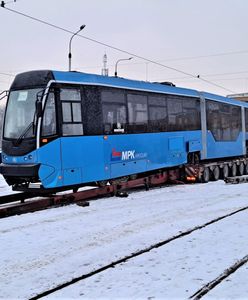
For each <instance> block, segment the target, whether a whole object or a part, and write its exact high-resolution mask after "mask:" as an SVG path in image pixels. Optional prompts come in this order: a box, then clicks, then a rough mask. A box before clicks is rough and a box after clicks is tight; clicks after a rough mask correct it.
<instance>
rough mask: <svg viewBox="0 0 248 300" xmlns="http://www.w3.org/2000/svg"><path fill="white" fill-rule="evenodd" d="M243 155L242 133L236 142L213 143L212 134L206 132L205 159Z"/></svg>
mask: <svg viewBox="0 0 248 300" xmlns="http://www.w3.org/2000/svg"><path fill="white" fill-rule="evenodd" d="M239 155H243V143H242V133H240V134H239V136H238V139H237V140H236V141H225V142H218V141H215V139H214V137H213V135H212V133H211V132H210V131H208V132H207V159H213V158H221V157H231V156H239Z"/></svg>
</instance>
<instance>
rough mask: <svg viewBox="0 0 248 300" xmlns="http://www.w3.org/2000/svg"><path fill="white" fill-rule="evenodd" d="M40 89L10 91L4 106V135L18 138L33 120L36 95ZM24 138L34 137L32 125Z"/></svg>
mask: <svg viewBox="0 0 248 300" xmlns="http://www.w3.org/2000/svg"><path fill="white" fill-rule="evenodd" d="M40 91H41V89H29V90H20V91H11V92H10V95H9V100H8V103H7V108H6V116H5V124H4V137H5V138H13V139H18V138H19V137H20V135H22V134H23V133H24V132H25V130H26V129H27V128H28V127H29V125H30V124H31V122H33V120H34V114H35V102H36V95H37V93H38V92H40ZM29 128H30V130H28V131H27V132H26V133H25V137H24V138H30V137H34V130H33V126H31V127H29Z"/></svg>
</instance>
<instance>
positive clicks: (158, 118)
mask: <svg viewBox="0 0 248 300" xmlns="http://www.w3.org/2000/svg"><path fill="white" fill-rule="evenodd" d="M148 104H149V131H150V132H158V131H166V130H167V122H168V121H167V103H166V99H165V97H162V96H149V97H148Z"/></svg>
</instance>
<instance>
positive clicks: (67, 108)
mask: <svg viewBox="0 0 248 300" xmlns="http://www.w3.org/2000/svg"><path fill="white" fill-rule="evenodd" d="M62 112H63V121H64V122H72V113H71V103H67V102H64V103H62Z"/></svg>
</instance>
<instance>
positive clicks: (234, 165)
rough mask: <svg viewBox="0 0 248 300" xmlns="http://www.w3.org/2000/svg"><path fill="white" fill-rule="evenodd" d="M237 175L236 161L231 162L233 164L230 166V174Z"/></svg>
mask: <svg viewBox="0 0 248 300" xmlns="http://www.w3.org/2000/svg"><path fill="white" fill-rule="evenodd" d="M236 175H237V165H236V163H233V165H232V166H231V176H232V177H235V176H236Z"/></svg>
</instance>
